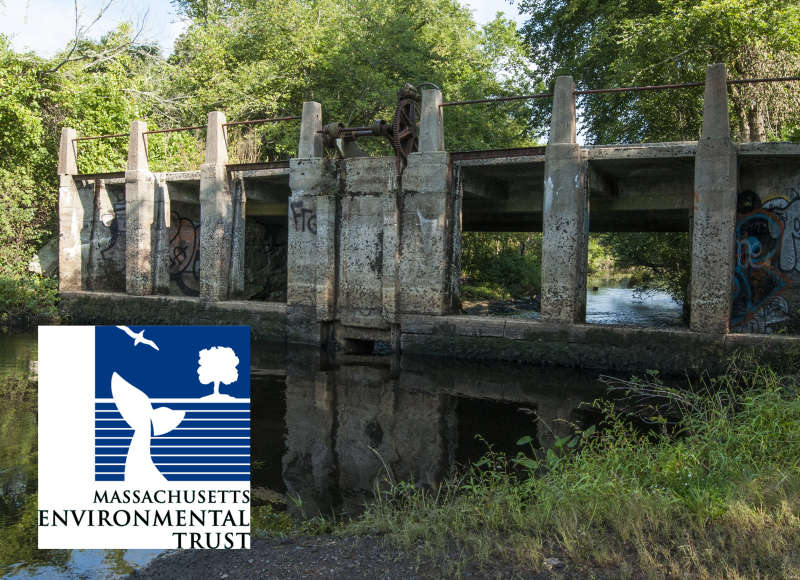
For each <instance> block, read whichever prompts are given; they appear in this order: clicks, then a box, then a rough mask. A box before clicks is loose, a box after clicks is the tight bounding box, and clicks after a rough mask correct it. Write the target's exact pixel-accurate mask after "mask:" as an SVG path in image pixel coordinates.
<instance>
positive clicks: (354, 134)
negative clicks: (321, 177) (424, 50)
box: [320, 83, 420, 174]
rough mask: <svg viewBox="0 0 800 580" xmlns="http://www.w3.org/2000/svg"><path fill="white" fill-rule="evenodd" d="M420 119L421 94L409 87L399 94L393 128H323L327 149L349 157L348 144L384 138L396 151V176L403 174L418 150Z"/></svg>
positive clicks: (379, 123) (383, 125)
mask: <svg viewBox="0 0 800 580" xmlns="http://www.w3.org/2000/svg"><path fill="white" fill-rule="evenodd" d="M419 118H420V93H419V91H418V90H417V88H416V87H415V86H414V85H411V84H409V83H406V84H405V85H403V88H402V89H400V90H399V91H398V92H397V106H396V107H395V109H394V116H393V117H392V122H391V124H389V123H387V122H386V121H384V120H383V119H378V120H377V121H375V122H373V123H372V125H369V126H364V127H345V126H344V125H343V124H341V123H330V124H328V125H325V127H323V129H322V131H320V133H322V137H323V140H324V143H325V145H326V146H327V147H331V148H335V149H337V151H338V154H339V155H341V156H343V157H345V156H347V151H346V148H347V144H348V143H352V142H353V141H354V140H356V139H358V138H361V137H384V138H385V139H388V141H389V144H390V145H391V146H392V150H393V151H394V155H395V159H396V163H397V173H398V174H401V173H403V170H404V169H405V168H406V165H407V163H408V156H409V155H410V154H411V153H414V152H416V151H417V150H418V145H419V127H418V125H417V124H418V122H419Z"/></svg>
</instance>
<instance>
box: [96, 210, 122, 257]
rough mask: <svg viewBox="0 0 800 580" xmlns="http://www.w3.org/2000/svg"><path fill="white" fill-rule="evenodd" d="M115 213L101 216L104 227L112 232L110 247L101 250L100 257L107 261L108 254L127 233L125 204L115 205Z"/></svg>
mask: <svg viewBox="0 0 800 580" xmlns="http://www.w3.org/2000/svg"><path fill="white" fill-rule="evenodd" d="M113 208H114V213H104V214H103V215H101V216H100V221H101V222H102V223H103V225H104V226H106V227H107V228H109V229H110V230H111V239H110V240H109V242H108V245H107V246H106V247H105V248H103V249H101V250H100V256H101V257H102V258H103V259H104V260H105V259H106V252H108V251H109V250H111V248H113V247H114V246H116V245H117V241H118V240H119V235H120V234H121V233H124V232H125V202H124V201H121V202H116V203H114V204H113Z"/></svg>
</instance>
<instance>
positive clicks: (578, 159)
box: [542, 77, 589, 323]
mask: <svg viewBox="0 0 800 580" xmlns="http://www.w3.org/2000/svg"><path fill="white" fill-rule="evenodd" d="M574 90H575V85H574V83H573V81H572V77H558V78H557V79H556V86H555V89H554V98H553V118H552V122H551V129H550V141H549V143H548V145H547V150H546V153H545V180H544V211H543V231H544V233H543V236H542V319H543V320H546V321H552V322H564V323H573V322H583V321H584V319H585V317H586V260H587V251H588V237H589V236H588V234H589V215H588V214H589V207H588V203H587V195H586V162H585V159H584V155H583V152H582V150H581V147H580V145H577V144H576V131H575V96H574V94H573V93H574Z"/></svg>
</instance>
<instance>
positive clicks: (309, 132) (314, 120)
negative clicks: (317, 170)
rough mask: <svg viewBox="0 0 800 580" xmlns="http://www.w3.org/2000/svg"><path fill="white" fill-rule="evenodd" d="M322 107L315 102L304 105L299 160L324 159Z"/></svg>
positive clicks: (298, 152) (298, 149) (307, 102)
mask: <svg viewBox="0 0 800 580" xmlns="http://www.w3.org/2000/svg"><path fill="white" fill-rule="evenodd" d="M320 131H322V105H320V104H319V103H315V102H314V101H306V102H305V103H303V116H302V119H301V120H300V144H299V146H298V148H297V158H298V159H310V158H313V157H322V133H320Z"/></svg>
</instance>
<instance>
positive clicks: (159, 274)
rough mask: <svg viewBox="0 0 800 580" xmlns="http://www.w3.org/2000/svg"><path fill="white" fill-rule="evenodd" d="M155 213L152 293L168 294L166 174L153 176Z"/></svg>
mask: <svg viewBox="0 0 800 580" xmlns="http://www.w3.org/2000/svg"><path fill="white" fill-rule="evenodd" d="M153 180H154V194H155V195H154V199H155V211H154V216H153V293H154V294H169V283H170V277H169V258H170V256H169V227H170V214H171V211H170V198H169V185H168V184H167V179H166V174H164V173H160V174H157V175H153Z"/></svg>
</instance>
